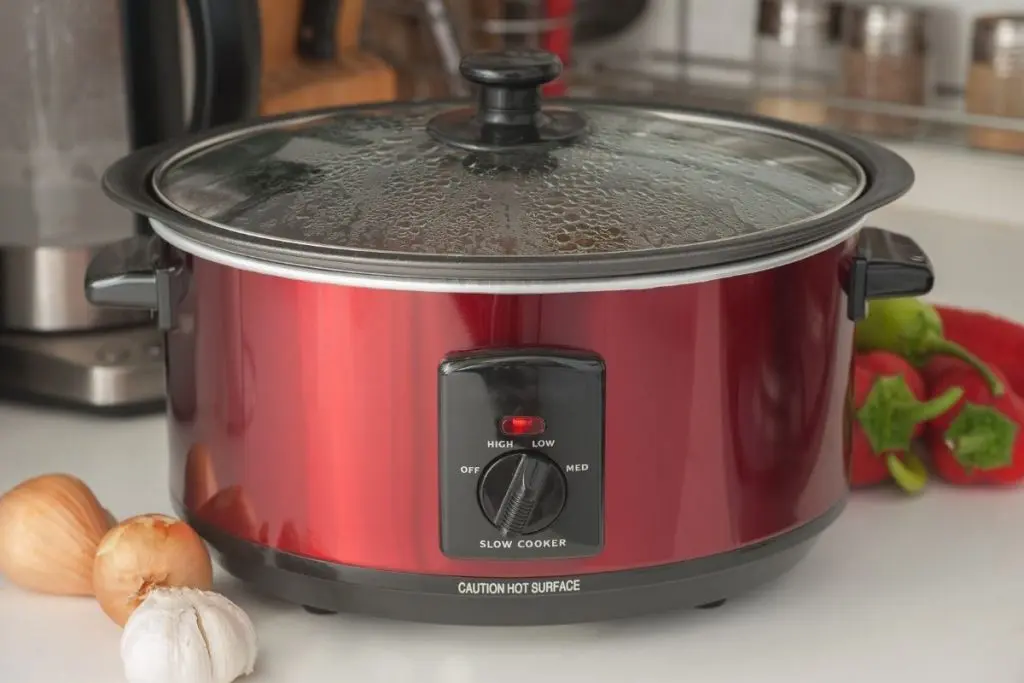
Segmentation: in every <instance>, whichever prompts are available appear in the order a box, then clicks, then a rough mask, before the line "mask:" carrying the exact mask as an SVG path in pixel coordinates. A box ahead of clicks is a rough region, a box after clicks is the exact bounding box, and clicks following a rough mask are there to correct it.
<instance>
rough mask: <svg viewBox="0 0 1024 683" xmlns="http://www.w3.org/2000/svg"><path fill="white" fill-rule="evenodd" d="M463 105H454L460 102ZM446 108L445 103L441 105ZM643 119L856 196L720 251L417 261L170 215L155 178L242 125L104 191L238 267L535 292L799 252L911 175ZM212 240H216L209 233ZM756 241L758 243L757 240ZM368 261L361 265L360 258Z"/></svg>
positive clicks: (718, 119)
mask: <svg viewBox="0 0 1024 683" xmlns="http://www.w3.org/2000/svg"><path fill="white" fill-rule="evenodd" d="M459 102H461V101H459ZM551 102H552V103H561V102H573V103H575V104H577V105H584V106H611V107H615V108H619V109H630V108H633V107H634V105H630V104H628V103H623V102H615V101H607V100H592V99H582V98H579V99H568V100H565V99H562V98H558V99H552V100H551ZM446 103H451V101H447V102H446ZM380 106H381V105H380V104H379V103H377V104H371V105H361V106H358V107H344V108H330V109H323V110H317V111H311V112H302V113H298V114H295V113H293V114H285V115H281V116H277V117H271V118H268V119H265V120H263V121H261V123H260V124H259V125H260V126H262V125H266V124H271V123H273V122H274V121H277V120H285V121H288V122H290V123H301V122H304V121H312V120H316V119H319V118H323V117H327V116H330V115H331V114H332V112H336V111H339V110H341V109H344V110H346V111H350V110H358V109H363V108H378V107H380ZM643 109H644V110H646V111H655V110H657V111H665V112H668V113H672V114H680V115H685V116H688V117H694V116H697V117H707V118H709V119H710V120H711V121H712V122H714V123H720V124H732V125H734V126H740V127H753V128H755V129H757V130H763V131H767V132H769V133H772V134H778V135H780V136H785V137H793V138H796V139H797V140H799V141H801V142H806V143H808V144H810V145H813V146H814V147H817V148H819V149H823V150H824V151H826V152H828V153H830V154H832V155H834V156H835V157H837V158H840V159H842V160H844V161H848V162H849V163H850V164H851V166H852V167H853V168H854V169H856V170H857V171H858V173H859V175H860V176H861V178H862V183H861V190H860V193H859V194H857V195H853V196H852V197H851V198H850V199H849V200H848V201H847V202H846V203H845V204H842V205H838V206H837V208H836V209H835V210H832V211H829V212H828V213H826V214H825V215H823V216H819V217H816V218H814V219H811V220H804V221H798V222H795V223H793V224H792V225H791V226H789V227H788V228H784V229H783V231H782V232H773V233H772V234H771V235H770V236H769V235H764V234H760V235H759V234H757V233H754V234H751V235H745V236H740V237H738V238H735V240H734V241H733V242H732V243H729V244H723V242H722V241H718V242H711V243H697V244H689V245H681V246H677V247H670V248H662V249H651V250H645V251H626V252H604V253H593V254H580V253H576V254H572V255H567V256H560V255H557V254H552V255H544V256H539V255H538V256H510V257H503V256H473V255H459V254H423V253H400V252H390V253H389V252H382V251H370V252H367V251H361V252H360V251H358V250H352V249H345V248H340V249H339V248H331V247H326V246H325V247H323V248H320V247H318V246H317V245H308V244H302V245H301V246H300V247H298V248H296V247H294V246H293V247H291V248H290V247H289V246H288V245H286V244H283V243H282V241H281V240H278V239H275V238H272V237H265V238H263V237H261V236H258V235H253V234H252V233H244V236H243V233H240V232H237V231H231V230H227V229H224V227H221V226H217V225H216V224H212V223H210V222H207V221H205V220H202V219H197V218H195V217H192V216H190V215H189V214H188V213H186V212H184V211H182V210H180V209H178V208H175V207H173V206H172V205H170V204H169V203H168V202H167V201H166V200H165V199H162V198H161V196H160V195H159V194H158V192H157V189H156V187H157V186H156V180H157V179H158V178H159V172H160V170H161V169H165V168H167V165H168V164H169V163H171V162H172V161H173V160H174V159H176V158H179V157H180V156H181V155H183V154H186V153H193V152H195V151H196V150H198V149H201V148H203V147H205V146H207V145H210V144H214V141H216V140H222V139H223V138H224V136H225V135H228V134H230V133H234V134H239V133H241V132H243V131H248V130H252V129H253V128H254V126H253V124H252V123H251V122H250V123H243V124H234V125H232V126H227V127H221V128H219V129H216V130H210V131H206V132H204V133H201V134H199V135H196V136H191V138H190V139H185V140H178V141H176V142H170V143H165V144H163V145H161V146H158V147H154V148H148V149H146V150H141V151H138V152H135V153H133V154H131V155H129V156H128V157H125V158H124V159H122V160H121V161H119V162H117V163H115V164H114V165H113V166H112V167H111V168H110V169H109V170H108V172H107V173H106V174H105V175H104V189H105V190H106V192H107V194H108V195H109V196H110V197H111V198H113V199H114V200H115V201H117V202H118V203H120V204H122V205H125V206H127V207H128V208H130V209H133V210H135V211H137V212H138V213H142V214H144V215H146V216H149V217H151V218H155V219H157V220H159V221H161V222H162V223H163V224H164V225H166V226H168V228H169V229H173V230H175V231H177V232H180V233H181V234H182V236H183V237H185V238H186V239H187V240H188V241H190V242H197V243H201V244H207V245H209V246H210V247H211V248H214V249H222V250H224V251H225V252H227V253H234V254H237V255H238V256H241V257H247V258H256V259H258V260H259V261H262V262H276V263H280V264H281V265H288V266H292V267H298V268H315V269H328V270H339V271H343V272H346V273H357V274H363V275H366V276H369V277H395V278H414V279H415V278H425V279H438V278H455V279H460V280H466V279H470V280H476V279H487V280H490V279H494V278H495V276H496V271H497V273H499V274H500V279H502V280H507V281H523V282H528V281H529V282H535V281H537V280H539V279H548V280H552V281H563V282H564V281H567V280H572V279H590V278H602V277H635V276H641V275H648V274H652V273H664V272H676V271H681V270H693V269H700V268H707V267H712V266H723V265H728V264H729V263H736V262H740V261H746V260H751V259H756V258H761V257H770V256H772V255H775V254H780V253H784V252H786V251H790V250H794V249H799V248H801V247H804V246H807V245H810V244H813V243H815V242H818V241H820V240H822V239H824V238H827V237H828V236H829V235H832V234H834V233H836V232H838V231H841V230H843V229H845V228H847V227H848V226H849V224H850V223H851V222H852V221H855V220H857V219H858V218H861V217H863V216H864V215H866V214H867V213H869V212H870V211H872V210H874V209H875V208H878V207H879V206H882V205H885V204H888V203H890V202H891V201H893V200H895V199H896V198H898V197H899V196H901V195H902V194H904V193H905V192H906V191H907V190H909V189H910V187H911V186H912V184H913V171H912V170H911V169H910V167H909V165H908V164H907V163H906V162H905V161H904V160H903V159H902V158H901V157H899V156H898V155H896V154H895V153H893V152H891V151H889V150H888V149H885V148H883V147H881V146H879V145H876V144H875V143H871V142H868V141H865V140H860V139H857V138H852V137H849V136H845V135H842V134H839V133H835V132H831V131H824V130H818V129H814V128H808V127H806V126H802V125H799V124H791V123H788V122H782V121H777V120H774V119H768V118H766V117H761V116H757V115H746V114H731V113H723V112H718V111H714V110H704V109H697V108H688V107H680V106H676V105H656V104H649V105H646V104H645V105H644V106H643ZM214 231H216V232H214ZM757 238H760V239H757ZM367 253H370V254H373V256H372V257H367V256H366V254H367Z"/></svg>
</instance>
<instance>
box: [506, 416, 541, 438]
mask: <svg viewBox="0 0 1024 683" xmlns="http://www.w3.org/2000/svg"><path fill="white" fill-rule="evenodd" d="M544 427H545V424H544V418H543V417H533V416H530V415H512V416H510V417H503V418H501V433H502V434H505V435H507V436H536V435H537V434H541V433H543V432H544Z"/></svg>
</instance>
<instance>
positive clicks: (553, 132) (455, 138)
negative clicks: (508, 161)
mask: <svg viewBox="0 0 1024 683" xmlns="http://www.w3.org/2000/svg"><path fill="white" fill-rule="evenodd" d="M459 70H460V71H461V73H462V75H463V77H464V78H465V79H466V80H467V81H469V82H471V83H474V84H476V85H477V86H479V88H480V96H479V102H478V105H477V109H476V110H475V111H474V110H472V109H456V110H453V111H448V112H444V113H443V114H438V115H437V116H435V117H434V118H433V119H431V120H430V122H429V123H428V124H427V131H428V132H429V133H430V134H431V135H432V136H433V137H434V138H435V139H437V140H439V141H440V142H443V143H445V144H448V145H452V146H453V147H459V148H461V149H466V150H470V151H475V152H515V151H520V150H528V149H537V148H547V147H552V146H555V145H559V144H566V143H568V142H571V141H572V140H574V139H576V138H578V137H580V136H581V135H582V134H583V133H584V132H585V131H586V121H585V120H584V119H583V117H582V116H580V115H579V114H578V113H576V112H575V111H572V110H571V109H566V108H547V109H542V108H541V94H540V87H541V86H542V85H544V84H545V83H550V82H551V81H553V80H555V79H556V78H558V76H559V74H561V73H562V62H561V60H560V59H559V58H558V57H557V56H556V55H554V54H553V53H550V52H545V51H543V50H509V51H505V52H484V53H478V54H473V55H468V56H466V57H465V58H463V60H462V63H461V64H460V65H459Z"/></svg>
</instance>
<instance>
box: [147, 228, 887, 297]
mask: <svg viewBox="0 0 1024 683" xmlns="http://www.w3.org/2000/svg"><path fill="white" fill-rule="evenodd" d="M866 221H867V217H866V216H865V217H864V218H861V219H860V220H858V221H856V222H854V223H852V224H851V225H850V226H848V227H846V228H844V229H842V230H840V231H838V232H836V233H834V234H833V235H830V236H829V237H828V238H826V239H823V240H820V241H818V242H814V243H812V244H808V245H805V246H803V247H800V248H798V249H792V250H790V251H786V252H782V253H778V254H773V255H771V256H766V257H764V258H758V259H750V260H747V261H741V262H738V263H731V264H726V265H723V266H713V267H708V268H698V269H692V270H682V271H678V272H671V273H656V274H651V275H636V276H623V277H608V278H590V279H575V280H570V279H566V280H536V281H532V282H530V281H502V280H480V279H472V280H469V279H466V280H459V279H454V278H451V279H448V278H443V279H442V278H439V279H421V278H414V277H409V278H406V277H376V276H369V275H363V274H359V273H346V272H343V271H336V270H326V269H322V268H308V267H303V266H298V265H289V264H283V263H279V262H273V261H264V260H260V259H256V258H251V257H246V256H239V255H236V254H232V253H230V252H226V251H223V250H221V249H218V248H216V247H213V246H210V245H208V244H203V243H200V242H197V241H195V240H192V239H189V238H188V237H185V236H184V235H182V234H181V233H180V232H178V231H176V230H174V229H173V228H171V227H169V226H168V225H166V224H165V223H162V222H160V221H158V220H156V219H150V224H151V225H152V226H153V231H154V232H156V234H157V235H159V236H160V237H161V238H162V239H163V240H165V241H166V242H168V243H169V244H171V245H173V246H174V247H177V248H178V249H180V250H181V251H184V252H186V253H188V254H192V255H193V256H197V257H199V258H201V259H203V260H206V261H211V262H213V263H218V264H220V265H223V266H228V267H230V268H237V269H239V270H244V271H248V272H252V273H258V274H260V275H270V276H273V277H280V278H285V279H288V280H300V281H302V282H311V283H317V284H330V285H342V286H347V287H363V288H367V289H386V290H394V291H408V292H431V293H448V294H573V293H582V292H612V291H629V290H641V289H657V288H659V287H675V286H678V285H690V284H698V283H701V282H711V281H714V280H723V279H725V278H731V277H738V276H740V275H750V274H753V273H759V272H763V271H766V270H772V269H775V268H781V267H782V266H786V265H789V264H791V263H796V262H797V261H802V260H804V259H807V258H810V257H812V256H815V255H817V254H820V253H822V252H824V251H828V250H829V249H831V248H832V247H835V246H837V245H839V244H842V243H843V242H845V241H846V240H848V239H850V238H852V237H855V236H856V235H857V233H859V232H860V230H861V228H862V227H863V226H864V223H865V222H866Z"/></svg>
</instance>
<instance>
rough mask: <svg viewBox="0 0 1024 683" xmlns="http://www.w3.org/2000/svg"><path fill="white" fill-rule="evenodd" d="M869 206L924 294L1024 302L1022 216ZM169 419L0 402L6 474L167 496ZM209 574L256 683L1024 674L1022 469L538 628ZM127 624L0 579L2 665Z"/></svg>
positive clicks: (110, 650) (859, 517)
mask: <svg viewBox="0 0 1024 683" xmlns="http://www.w3.org/2000/svg"><path fill="white" fill-rule="evenodd" d="M875 224H876V225H881V226H883V227H888V228H891V229H899V230H902V231H904V232H907V233H908V234H911V235H913V236H914V237H916V238H918V240H919V241H920V242H921V243H922V246H924V247H925V248H926V250H927V251H928V252H929V254H930V256H931V257H932V259H933V261H934V262H935V265H936V270H937V273H938V277H939V282H938V285H937V288H936V291H935V298H936V299H940V300H944V301H948V302H951V303H957V304H961V305H969V306H979V307H987V308H989V309H991V310H995V311H997V312H1001V313H1004V314H1006V315H1012V316H1014V317H1017V318H1019V319H1021V320H1024V296H1021V294H1020V292H1021V291H1022V290H1024V287H1022V285H1024V268H1022V267H1021V261H1022V258H1024V229H1021V228H1020V227H1013V226H999V225H996V224H988V225H981V224H977V223H969V222H967V221H965V220H964V219H943V218H941V217H938V216H928V215H925V214H921V213H918V212H916V211H914V212H908V211H906V210H901V209H894V210H889V211H887V212H885V213H884V215H880V216H878V220H877V221H875ZM165 456H166V446H165V429H164V423H163V419H162V418H160V417H150V418H142V419H128V420H107V419H101V418H95V417H81V416H75V415H69V414H66V413H59V412H47V411H43V410H39V409H29V408H23V407H14V406H0V491H2V490H6V489H8V488H9V487H10V486H12V485H14V484H16V483H17V482H19V481H21V480H23V479H25V478H27V477H30V476H33V475H36V474H39V473H43V472H47V471H65V472H70V473H73V474H76V475H78V476H80V477H82V478H83V479H84V480H86V481H87V482H88V483H89V484H90V485H91V486H92V487H93V489H94V490H95V491H96V493H97V495H98V497H99V498H100V500H101V501H102V502H103V503H104V504H105V505H106V506H107V507H108V508H110V510H111V511H112V512H113V513H114V514H115V515H117V516H118V517H126V516H128V515H132V514H138V513H142V512H170V506H169V502H168V497H167V471H166V470H167V463H166V457H165ZM217 589H218V590H220V591H221V592H223V593H225V594H226V595H228V596H229V597H231V598H232V599H234V600H236V601H237V602H238V603H239V604H240V605H242V606H243V607H244V608H245V609H246V610H247V611H248V612H249V614H250V615H251V616H252V618H253V621H254V623H255V624H256V628H257V630H258V631H259V636H260V639H261V650H260V659H259V662H258V668H257V673H256V674H254V675H253V676H252V677H250V678H248V679H245V680H248V681H251V682H252V683H269V682H274V683H277V682H281V683H284V682H288V683H292V682H295V683H298V682H300V681H301V682H308V683H317V682H318V681H332V682H334V681H353V682H358V683H373V682H377V681H379V682H381V683H402V682H404V681H415V682H416V683H433V682H436V683H479V682H481V681H488V682H489V683H519V682H520V681H522V680H524V678H526V677H530V678H532V679H533V680H551V681H558V682H559V683H572V682H575V681H579V682H581V683H584V682H585V683H602V682H604V681H608V682H609V683H610V682H615V683H621V682H622V681H636V682H637V683H660V682H665V683H669V682H671V683H679V682H680V681H700V682H701V683H708V682H711V683H714V682H716V681H722V682H723V683H725V682H728V683H747V682H749V683H772V682H775V681H778V682H780V683H781V682H785V683H822V682H823V681H829V682H830V683H864V681H867V680H869V679H871V678H874V679H875V680H878V681H882V682H890V681H891V682H892V683H897V682H898V683H906V682H907V681H911V680H920V681H928V682H929V683H965V682H967V681H979V682H983V683H1020V682H1021V681H1024V489H1022V490H1020V491H1002V492H997V491H978V490H974V491H963V490H953V489H951V488H948V487H945V486H942V485H941V484H939V483H935V484H933V486H932V487H931V488H930V489H929V490H928V491H927V493H926V494H925V495H924V496H923V497H920V498H917V499H908V498H905V497H903V496H902V495H900V494H898V493H896V492H894V491H890V490H880V491H872V492H858V493H856V494H854V495H853V497H852V500H851V503H850V505H849V507H848V508H847V510H846V512H845V513H844V514H843V515H842V516H841V518H840V519H839V521H838V522H836V524H835V525H834V526H832V527H831V528H830V529H829V530H828V531H827V532H826V533H825V534H824V535H823V537H822V538H821V540H820V541H819V543H818V545H817V546H816V547H815V549H814V550H813V551H812V553H811V555H810V556H809V557H808V558H807V559H806V560H805V561H804V562H803V563H802V564H800V565H799V566H798V567H797V568H796V569H795V570H794V571H793V572H791V573H790V574H789V575H787V576H786V577H785V578H783V579H782V580H780V581H778V582H776V583H774V584H772V585H770V586H767V587H765V588H763V589H761V590H759V591H757V592H755V593H752V594H748V595H746V596H744V597H742V598H739V599H736V600H733V601H732V602H730V603H728V604H726V605H725V606H724V607H722V608H720V609H717V610H712V611H696V610H694V611H686V612H681V613H675V614H671V615H666V616H659V617H655V618H646V619H636V620H630V621H621V622H611V623H600V624H593V625H586V626H572V627H546V628H501V629H498V628H480V627H476V628H464V627H440V626H424V625H418V624H407V623H402V622H391V621H382V620H374V619H369V618H362V617H352V616H345V615H340V616H332V617H315V616H311V615H308V614H306V613H305V612H303V611H302V610H301V609H300V608H298V607H294V606H290V605H285V604H282V603H278V602H274V601H270V600H266V599H263V598H260V597H256V596H254V595H250V594H248V593H246V592H245V591H244V590H242V589H241V588H240V586H239V585H238V584H237V583H236V582H235V581H233V580H231V579H229V578H227V577H225V576H224V575H223V574H221V575H219V577H218V586H217ZM119 637H120V629H119V628H117V627H116V626H115V625H114V624H113V623H111V622H110V621H109V620H108V619H107V618H106V617H105V616H104V615H103V614H102V612H101V611H100V609H99V607H98V606H97V605H96V603H95V602H94V601H92V600H90V599H69V598H49V597H42V596H38V595H29V594H27V593H24V592H22V591H20V590H18V589H16V588H14V587H11V586H9V585H4V584H3V583H2V581H0V681H2V682H3V683H44V682H46V683H50V682H52V683H63V682H64V681H74V682H75V683H116V682H117V681H121V680H123V678H122V674H121V669H120V658H119V654H118V642H119Z"/></svg>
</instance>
